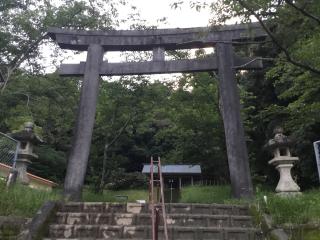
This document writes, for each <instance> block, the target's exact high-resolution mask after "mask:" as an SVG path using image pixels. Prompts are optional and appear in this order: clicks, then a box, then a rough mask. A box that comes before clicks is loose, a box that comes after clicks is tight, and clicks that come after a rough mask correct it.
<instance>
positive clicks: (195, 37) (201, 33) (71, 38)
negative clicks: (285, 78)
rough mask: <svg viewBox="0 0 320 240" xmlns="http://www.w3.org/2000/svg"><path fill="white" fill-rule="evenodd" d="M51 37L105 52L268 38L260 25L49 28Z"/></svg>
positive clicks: (64, 43) (72, 46) (75, 47)
mask: <svg viewBox="0 0 320 240" xmlns="http://www.w3.org/2000/svg"><path fill="white" fill-rule="evenodd" d="M48 34H49V36H50V37H51V38H52V39H53V40H55V41H56V42H57V43H58V44H59V46H60V47H61V48H63V49H71V50H79V51H86V50H87V49H88V46H89V45H90V44H99V45H102V46H103V48H104V50H105V51H147V50H152V49H154V48H158V47H159V48H163V49H165V50H173V49H189V48H203V47H212V46H214V45H215V43H218V42H230V41H232V42H237V41H240V42H243V41H248V40H250V39H251V40H258V39H263V38H265V37H266V33H265V32H264V31H263V29H261V27H260V25H259V24H258V23H251V24H235V25H225V26H219V27H210V28H208V27H201V28H177V29H147V30H107V31H83V30H69V29H60V28H49V30H48Z"/></svg>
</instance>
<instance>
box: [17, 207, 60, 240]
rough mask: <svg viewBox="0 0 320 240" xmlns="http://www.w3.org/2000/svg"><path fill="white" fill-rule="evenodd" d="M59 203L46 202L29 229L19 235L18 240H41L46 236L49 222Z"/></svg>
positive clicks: (29, 225)
mask: <svg viewBox="0 0 320 240" xmlns="http://www.w3.org/2000/svg"><path fill="white" fill-rule="evenodd" d="M58 204H59V203H58V202H54V201H48V202H45V203H44V204H43V205H42V206H41V208H40V209H39V210H38V212H37V213H36V215H35V216H34V217H33V218H32V220H31V222H30V223H29V224H28V225H27V227H26V228H25V229H24V230H23V231H22V232H21V233H20V234H19V236H18V238H17V239H18V240H34V239H39V238H40V237H41V236H42V235H44V234H46V232H47V230H48V229H47V227H48V223H49V221H50V220H51V219H52V217H53V214H54V213H55V211H56V208H57V207H58Z"/></svg>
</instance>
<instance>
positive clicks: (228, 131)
mask: <svg viewBox="0 0 320 240" xmlns="http://www.w3.org/2000/svg"><path fill="white" fill-rule="evenodd" d="M216 52H217V60H218V76H219V92H220V103H221V105H222V108H221V113H222V118H223V125H224V132H225V139H226V147H227V155H228V164H229V173H230V181H231V187H232V195H233V197H235V198H251V197H252V196H253V188H252V181H251V175H250V168H249V160H248V151H247V146H246V142H245V135H244V128H243V122H242V119H241V114H240V109H241V107H240V94H239V90H238V87H237V81H236V79H235V68H234V57H233V56H234V52H233V47H232V43H217V44H216Z"/></svg>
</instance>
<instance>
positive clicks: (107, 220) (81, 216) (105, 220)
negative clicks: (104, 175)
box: [56, 212, 252, 227]
mask: <svg viewBox="0 0 320 240" xmlns="http://www.w3.org/2000/svg"><path fill="white" fill-rule="evenodd" d="M56 223H57V224H83V225H90V224H105V225H125V226H129V225H132V226H136V225H148V224H150V214H149V213H140V214H136V213H66V212H58V213H57V214H56ZM167 224H168V225H177V226H202V227H252V219H251V217H250V216H236V215H235V216H234V215H208V214H183V213H180V214H167ZM160 225H163V221H162V218H160Z"/></svg>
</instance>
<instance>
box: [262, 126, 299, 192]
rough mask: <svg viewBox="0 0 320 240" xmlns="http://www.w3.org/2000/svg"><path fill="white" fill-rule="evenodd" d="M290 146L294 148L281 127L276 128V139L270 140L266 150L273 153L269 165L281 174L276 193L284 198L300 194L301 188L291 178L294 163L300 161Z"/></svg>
mask: <svg viewBox="0 0 320 240" xmlns="http://www.w3.org/2000/svg"><path fill="white" fill-rule="evenodd" d="M290 146H292V141H291V140H290V139H289V138H288V137H287V136H286V135H284V134H283V129H282V128H281V127H277V128H275V130H274V138H273V139H270V140H269V141H268V143H267V144H266V148H267V149H269V150H270V151H271V153H273V159H271V160H270V161H269V162H268V163H269V164H271V165H273V166H275V168H276V169H277V170H278V171H279V173H280V180H279V182H278V185H277V187H276V192H277V194H279V195H283V196H288V195H295V194H299V193H300V187H299V186H298V185H297V184H296V183H295V181H294V180H293V178H292V176H291V168H292V167H293V165H294V163H296V162H297V161H299V158H297V157H292V156H291V152H290Z"/></svg>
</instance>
